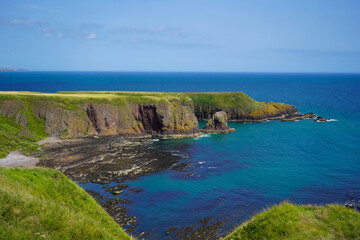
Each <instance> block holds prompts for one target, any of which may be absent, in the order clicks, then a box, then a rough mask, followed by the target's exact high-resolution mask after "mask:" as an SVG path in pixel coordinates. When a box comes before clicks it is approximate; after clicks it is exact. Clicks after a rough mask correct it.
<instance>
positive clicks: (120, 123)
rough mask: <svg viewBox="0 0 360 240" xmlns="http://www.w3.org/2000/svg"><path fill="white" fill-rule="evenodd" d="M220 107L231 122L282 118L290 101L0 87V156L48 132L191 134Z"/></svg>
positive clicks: (291, 109) (224, 95) (292, 110)
mask: <svg viewBox="0 0 360 240" xmlns="http://www.w3.org/2000/svg"><path fill="white" fill-rule="evenodd" d="M217 111H224V112H226V114H227V117H228V119H229V121H238V122H244V121H253V122H257V121H265V120H271V119H283V118H284V117H286V116H289V115H292V114H296V113H298V111H297V109H296V108H295V107H294V106H292V105H287V104H284V103H273V102H270V103H263V102H257V101H255V100H254V99H252V98H250V97H249V96H247V95H246V94H245V93H159V92H59V93H52V94H50V93H35V92H0V149H1V150H0V157H2V156H4V155H6V154H7V153H8V152H10V151H11V150H16V149H20V148H27V149H28V148H30V149H31V148H33V149H34V148H36V146H37V145H36V144H35V143H36V141H38V140H40V139H42V138H44V137H46V136H56V137H61V138H77V137H84V136H111V135H124V136H145V135H153V136H154V135H155V136H162V137H179V136H180V137H181V136H194V135H198V134H200V131H199V126H198V119H199V120H208V119H209V118H211V116H212V115H213V114H214V113H215V112H217Z"/></svg>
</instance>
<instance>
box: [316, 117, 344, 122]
mask: <svg viewBox="0 0 360 240" xmlns="http://www.w3.org/2000/svg"><path fill="white" fill-rule="evenodd" d="M338 121H339V120H337V119H333V118H331V119H329V120H326V121H325V122H338ZM316 122H323V121H319V120H317V121H316Z"/></svg>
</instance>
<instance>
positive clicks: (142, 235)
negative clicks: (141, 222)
mask: <svg viewBox="0 0 360 240" xmlns="http://www.w3.org/2000/svg"><path fill="white" fill-rule="evenodd" d="M151 232H152V231H147V232H142V233H140V234H139V236H137V237H136V238H137V239H145V238H146V237H147V236H148V235H149V234H150V233H151Z"/></svg>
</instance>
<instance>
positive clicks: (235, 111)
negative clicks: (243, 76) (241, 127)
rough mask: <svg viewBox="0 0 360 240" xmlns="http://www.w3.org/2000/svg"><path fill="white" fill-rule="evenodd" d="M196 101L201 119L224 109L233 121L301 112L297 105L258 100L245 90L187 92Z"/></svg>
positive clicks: (277, 116)
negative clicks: (244, 91)
mask: <svg viewBox="0 0 360 240" xmlns="http://www.w3.org/2000/svg"><path fill="white" fill-rule="evenodd" d="M186 95H187V96H189V97H190V98H191V99H192V100H193V102H194V113H195V115H196V117H197V118H198V119H199V120H209V119H210V118H211V117H212V115H213V114H214V113H215V112H219V111H224V112H226V113H227V115H228V120H229V121H233V122H262V121H266V120H275V119H283V118H284V117H286V116H289V115H294V114H297V113H299V111H298V110H297V109H296V107H295V106H293V105H289V104H285V103H274V102H268V103H266V102H258V101H255V100H254V99H252V98H251V97H249V96H248V95H246V94H245V93H243V92H226V93H186Z"/></svg>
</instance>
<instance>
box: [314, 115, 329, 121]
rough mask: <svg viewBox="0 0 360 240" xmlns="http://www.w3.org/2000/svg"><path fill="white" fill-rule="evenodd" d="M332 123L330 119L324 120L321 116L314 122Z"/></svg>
mask: <svg viewBox="0 0 360 240" xmlns="http://www.w3.org/2000/svg"><path fill="white" fill-rule="evenodd" d="M329 121H330V119H326V118H323V117H320V116H318V117H317V118H316V119H315V120H314V122H329Z"/></svg>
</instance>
